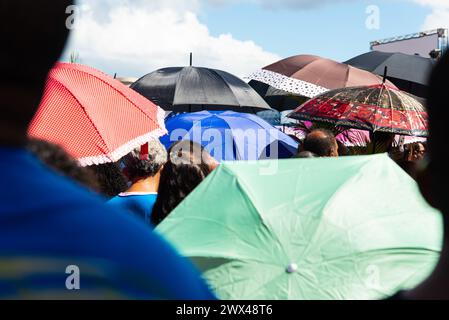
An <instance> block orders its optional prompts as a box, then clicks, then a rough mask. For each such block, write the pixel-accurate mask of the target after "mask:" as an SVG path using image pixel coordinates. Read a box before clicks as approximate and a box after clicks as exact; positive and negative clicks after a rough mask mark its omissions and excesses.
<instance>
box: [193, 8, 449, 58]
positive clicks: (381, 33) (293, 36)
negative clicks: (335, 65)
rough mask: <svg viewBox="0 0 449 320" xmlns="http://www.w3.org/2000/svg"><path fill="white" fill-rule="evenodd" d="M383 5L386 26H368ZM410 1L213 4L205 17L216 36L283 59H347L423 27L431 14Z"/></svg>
mask: <svg viewBox="0 0 449 320" xmlns="http://www.w3.org/2000/svg"><path fill="white" fill-rule="evenodd" d="M448 1H449V0H448ZM373 4H374V5H377V6H378V7H379V9H380V18H381V22H380V29H379V30H368V29H367V28H366V27H365V22H366V19H367V18H368V14H366V8H367V7H368V6H369V5H373ZM431 11H432V10H431V8H425V7H422V6H420V5H417V4H413V3H410V1H392V0H383V1H372V0H369V1H354V2H351V3H343V4H342V3H336V4H329V5H325V6H323V7H317V8H312V9H308V10H299V9H298V10H292V9H290V8H288V9H284V8H281V9H277V10H273V9H271V8H264V7H261V6H259V5H254V4H248V3H246V4H233V5H228V6H221V7H216V6H215V7H214V6H208V7H207V9H206V10H205V11H204V12H203V13H202V14H201V15H200V20H201V21H203V22H204V23H205V24H206V25H207V26H208V27H209V30H210V31H211V33H212V34H213V35H219V34H221V33H231V34H232V35H233V36H235V37H236V38H238V39H241V40H253V41H255V42H256V43H257V44H259V45H261V46H262V47H263V48H264V49H265V50H268V51H270V52H274V53H276V54H278V55H280V56H282V57H288V56H291V55H296V54H298V53H310V54H316V55H321V56H325V57H328V58H331V59H335V60H338V61H345V60H347V59H349V58H351V57H353V56H355V55H357V54H360V53H363V52H366V51H368V50H369V43H370V42H371V41H373V40H379V39H384V38H389V37H392V36H397V35H403V34H409V33H415V32H418V31H421V27H422V25H423V23H424V20H425V18H426V17H427V16H428V15H429V14H430V13H431Z"/></svg>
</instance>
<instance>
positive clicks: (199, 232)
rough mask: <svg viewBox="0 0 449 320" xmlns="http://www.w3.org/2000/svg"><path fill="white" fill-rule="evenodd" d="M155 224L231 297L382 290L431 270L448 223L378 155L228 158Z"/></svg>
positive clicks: (380, 293) (376, 293)
mask: <svg viewBox="0 0 449 320" xmlns="http://www.w3.org/2000/svg"><path fill="white" fill-rule="evenodd" d="M272 168H276V174H263V173H264V172H265V173H267V170H269V169H272ZM271 172H272V171H271ZM367 204H369V205H367ZM157 232H159V233H161V234H162V235H163V236H165V237H166V238H167V239H168V240H169V241H171V243H172V244H173V245H174V246H175V247H176V248H178V250H179V251H180V252H181V253H182V254H183V255H185V256H187V257H189V258H190V259H191V260H192V261H193V262H194V263H195V264H196V265H197V266H198V267H199V268H200V270H202V272H203V276H204V277H205V278H206V279H207V281H208V282H209V284H210V286H211V287H212V288H213V289H214V290H215V292H216V293H217V295H218V296H219V297H220V298H222V299H225V300H226V299H239V300H240V299H241V300H260V299H261V300H264V299H280V300H287V299H289V300H295V299H306V300H307V299H380V298H385V297H388V296H391V295H393V294H395V293H396V292H397V291H398V290H402V289H409V288H411V287H413V286H415V285H417V284H418V283H419V282H421V281H422V280H424V279H425V278H426V277H427V276H428V275H429V274H430V272H431V271H432V270H433V268H434V267H435V265H436V262H437V261H438V259H439V252H440V250H441V247H442V246H441V243H442V239H443V223H442V217H441V215H440V214H439V213H438V212H437V211H436V210H434V209H433V208H431V207H430V206H429V205H428V204H427V203H426V202H425V200H424V199H423V198H422V196H421V195H420V193H419V190H418V186H417V185H416V183H415V182H414V180H413V179H411V178H410V177H409V176H408V175H407V174H406V173H405V172H404V171H402V169H400V168H399V167H398V166H397V165H396V164H395V163H394V162H393V161H392V160H391V159H389V157H388V156H386V155H377V156H369V157H346V158H340V159H300V160H298V159H295V160H281V161H259V162H254V163H252V162H250V163H226V164H223V165H221V166H220V167H219V168H218V169H217V170H216V171H214V172H213V173H212V174H211V175H210V176H209V177H208V178H207V179H206V180H205V181H204V182H203V183H202V184H201V185H200V186H199V187H198V188H197V189H196V190H195V191H193V193H191V194H190V195H189V197H187V198H186V199H185V200H184V201H183V202H182V203H181V204H180V205H179V206H178V207H177V208H176V209H175V210H174V211H173V212H172V213H171V214H170V215H169V216H168V217H167V219H166V220H164V221H163V222H162V223H161V224H160V225H159V226H158V228H157ZM192 235H195V236H192Z"/></svg>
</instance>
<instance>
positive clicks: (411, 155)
mask: <svg viewBox="0 0 449 320" xmlns="http://www.w3.org/2000/svg"><path fill="white" fill-rule="evenodd" d="M425 155H426V148H425V146H424V144H423V143H421V142H416V143H413V144H410V145H408V146H407V148H406V152H405V158H406V160H408V161H421V160H423V159H424V156H425Z"/></svg>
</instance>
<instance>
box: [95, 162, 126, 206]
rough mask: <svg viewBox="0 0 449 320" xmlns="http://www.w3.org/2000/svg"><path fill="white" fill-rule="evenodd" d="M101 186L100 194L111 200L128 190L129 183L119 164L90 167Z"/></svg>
mask: <svg viewBox="0 0 449 320" xmlns="http://www.w3.org/2000/svg"><path fill="white" fill-rule="evenodd" d="M89 168H90V169H91V170H92V172H93V173H94V175H95V178H96V180H97V182H98V184H99V186H100V189H99V191H100V193H101V194H102V195H103V196H104V197H105V198H107V199H111V198H113V197H115V196H117V195H118V194H120V193H121V192H124V191H126V189H128V183H127V182H126V178H125V176H124V175H123V173H122V171H121V170H120V167H119V165H118V164H117V163H115V162H114V163H113V162H111V163H104V164H100V165H95V166H90V167H89Z"/></svg>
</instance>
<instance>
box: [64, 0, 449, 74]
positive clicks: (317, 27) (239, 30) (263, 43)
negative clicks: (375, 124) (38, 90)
mask: <svg viewBox="0 0 449 320" xmlns="http://www.w3.org/2000/svg"><path fill="white" fill-rule="evenodd" d="M372 5H374V6H376V7H377V8H378V9H379V17H380V20H379V29H368V28H367V27H366V20H367V19H368V18H369V16H368V14H367V13H366V10H367V7H368V6H372ZM79 7H80V8H81V9H82V10H80V12H81V14H79V15H78V16H77V17H78V19H77V20H76V21H77V24H76V28H75V30H74V32H73V34H72V41H71V45H70V46H69V48H68V49H67V55H68V54H69V53H71V52H76V53H77V54H78V55H79V57H80V58H79V62H81V63H84V64H88V65H92V66H94V67H96V68H98V69H100V70H102V71H104V72H107V73H110V74H113V73H118V75H119V76H133V77H139V76H142V75H144V74H146V73H149V72H151V71H154V70H156V69H159V68H162V67H168V66H179V65H185V64H187V63H188V54H189V52H190V51H193V52H194V62H195V65H199V66H206V67H212V68H218V69H222V70H226V71H229V72H231V73H234V74H236V75H238V76H241V77H244V76H246V75H248V74H250V73H251V72H253V71H256V70H257V69H259V68H262V67H264V66H265V65H268V64H271V63H273V62H275V61H277V60H279V59H281V58H285V57H288V56H291V55H296V54H315V55H320V56H323V57H327V58H331V59H334V60H337V61H344V60H347V59H349V58H351V57H354V56H356V55H358V54H361V53H364V52H366V51H368V50H369V43H370V41H373V40H378V39H383V38H388V37H392V36H397V35H404V34H409V33H415V32H418V31H422V30H427V29H433V28H437V27H448V26H449V0H277V1H270V0H79ZM66 57H67V56H66Z"/></svg>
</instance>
